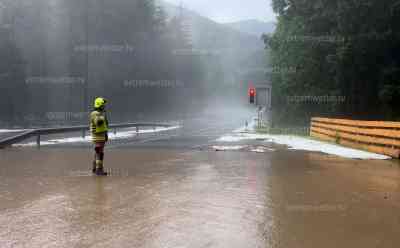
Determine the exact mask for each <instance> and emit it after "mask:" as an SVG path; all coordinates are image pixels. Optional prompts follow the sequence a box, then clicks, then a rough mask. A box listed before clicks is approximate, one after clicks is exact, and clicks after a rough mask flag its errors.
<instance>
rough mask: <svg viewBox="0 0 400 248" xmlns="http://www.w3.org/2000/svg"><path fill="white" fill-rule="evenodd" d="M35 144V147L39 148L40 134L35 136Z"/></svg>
mask: <svg viewBox="0 0 400 248" xmlns="http://www.w3.org/2000/svg"><path fill="white" fill-rule="evenodd" d="M36 145H37V148H40V134H38V135H37V136H36Z"/></svg>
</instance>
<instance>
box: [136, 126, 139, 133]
mask: <svg viewBox="0 0 400 248" xmlns="http://www.w3.org/2000/svg"><path fill="white" fill-rule="evenodd" d="M136 135H139V126H137V127H136Z"/></svg>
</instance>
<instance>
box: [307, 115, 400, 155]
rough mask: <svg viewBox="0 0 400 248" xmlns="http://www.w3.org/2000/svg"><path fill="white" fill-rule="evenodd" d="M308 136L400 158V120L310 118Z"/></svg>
mask: <svg viewBox="0 0 400 248" xmlns="http://www.w3.org/2000/svg"><path fill="white" fill-rule="evenodd" d="M310 136H311V137H314V138H318V139H321V140H325V141H331V142H335V143H337V144H341V145H344V146H348V147H351V148H356V149H362V150H366V151H370V152H374V153H379V154H384V155H388V156H391V157H393V158H400V122H384V121H357V120H344V119H329V118H318V117H316V118H312V119H311V128H310Z"/></svg>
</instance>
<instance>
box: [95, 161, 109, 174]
mask: <svg viewBox="0 0 400 248" xmlns="http://www.w3.org/2000/svg"><path fill="white" fill-rule="evenodd" d="M96 175H97V176H107V172H105V171H104V168H103V161H101V160H96Z"/></svg>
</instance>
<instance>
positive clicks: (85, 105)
mask: <svg viewBox="0 0 400 248" xmlns="http://www.w3.org/2000/svg"><path fill="white" fill-rule="evenodd" d="M85 2H86V48H85V51H86V76H85V83H84V89H83V113H86V112H87V111H88V97H89V96H88V90H89V0H86V1H85Z"/></svg>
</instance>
